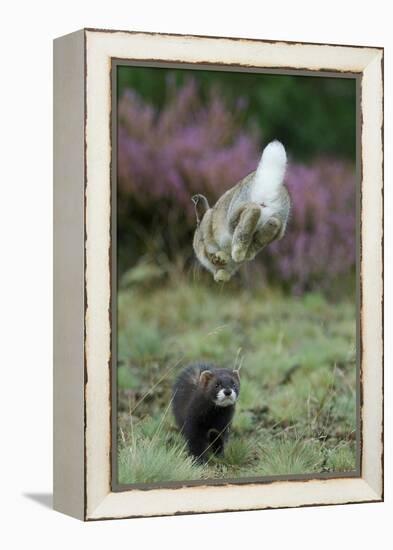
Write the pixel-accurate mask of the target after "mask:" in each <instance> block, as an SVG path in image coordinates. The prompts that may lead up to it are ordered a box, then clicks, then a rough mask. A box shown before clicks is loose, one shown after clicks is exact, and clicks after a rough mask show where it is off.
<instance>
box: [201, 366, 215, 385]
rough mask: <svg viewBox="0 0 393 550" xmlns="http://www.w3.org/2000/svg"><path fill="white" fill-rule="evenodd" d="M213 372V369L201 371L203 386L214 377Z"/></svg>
mask: <svg viewBox="0 0 393 550" xmlns="http://www.w3.org/2000/svg"><path fill="white" fill-rule="evenodd" d="M213 376H214V375H213V373H212V371H210V370H204V371H202V372H201V374H200V376H199V383H200V384H201V386H203V387H204V386H206V385H207V384H208V382H209V380H211V379H212V378H213Z"/></svg>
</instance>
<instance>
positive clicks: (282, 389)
mask: <svg viewBox="0 0 393 550" xmlns="http://www.w3.org/2000/svg"><path fill="white" fill-rule="evenodd" d="M355 334H356V325H355V305H354V300H353V299H348V300H340V302H339V303H331V302H328V301H327V300H326V299H325V298H324V297H323V296H322V295H319V294H306V295H304V296H302V297H299V298H297V297H288V296H285V295H282V294H281V293H278V292H274V291H272V290H269V291H255V290H252V291H251V290H247V289H243V290H241V289H239V288H233V287H231V286H230V285H228V286H226V287H220V286H217V285H216V286H210V285H205V284H202V283H201V282H191V283H190V282H189V281H187V282H186V281H182V280H179V281H176V282H175V283H166V284H163V285H162V286H161V287H160V288H155V289H143V288H140V287H131V288H127V289H121V290H120V291H119V294H118V441H119V445H118V451H119V454H118V461H119V462H118V465H119V467H118V472H119V482H120V483H125V484H127V483H154V482H166V481H182V480H199V479H204V478H239V477H256V476H271V475H286V474H308V473H313V472H335V471H340V472H343V471H350V470H354V469H355V467H356V457H355V454H356V453H355V449H356V354H355V348H356V346H355ZM201 360H204V361H209V362H213V363H215V364H217V365H220V366H225V367H234V366H235V365H237V366H239V364H240V365H241V382H242V387H241V394H240V399H239V403H238V406H237V411H236V415H235V419H234V423H233V429H232V431H231V436H230V440H229V444H228V446H227V448H226V451H225V455H224V457H223V458H219V459H218V458H214V457H212V458H211V459H210V460H209V462H208V464H207V465H205V466H200V465H198V464H196V463H195V461H193V460H192V459H191V458H190V457H189V456H187V453H186V449H185V445H184V441H183V439H182V437H181V436H180V435H179V433H178V432H177V429H176V427H175V424H174V421H173V417H172V413H171V407H170V405H171V386H172V384H173V381H174V379H175V377H176V375H177V374H178V372H179V371H180V370H181V369H182V368H183V367H184V366H186V365H187V364H189V363H190V362H194V361H201Z"/></svg>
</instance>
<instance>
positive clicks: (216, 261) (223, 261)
mask: <svg viewBox="0 0 393 550" xmlns="http://www.w3.org/2000/svg"><path fill="white" fill-rule="evenodd" d="M229 260H230V256H229V254H227V253H226V252H224V250H219V251H218V252H216V253H215V254H212V258H211V262H212V264H213V265H218V266H220V265H227V263H228V262H229Z"/></svg>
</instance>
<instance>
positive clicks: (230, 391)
mask: <svg viewBox="0 0 393 550" xmlns="http://www.w3.org/2000/svg"><path fill="white" fill-rule="evenodd" d="M231 394H232V390H229V389H228V388H227V389H226V390H224V395H226V396H229V395H231Z"/></svg>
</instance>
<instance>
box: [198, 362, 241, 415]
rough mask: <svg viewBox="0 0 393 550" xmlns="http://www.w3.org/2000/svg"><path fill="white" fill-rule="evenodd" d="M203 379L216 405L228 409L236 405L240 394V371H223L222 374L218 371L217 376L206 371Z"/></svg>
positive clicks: (202, 375)
mask: <svg viewBox="0 0 393 550" xmlns="http://www.w3.org/2000/svg"><path fill="white" fill-rule="evenodd" d="M201 378H202V383H204V384H205V388H206V391H208V393H209V395H210V398H211V399H212V401H213V403H214V404H215V405H217V406H218V407H228V406H229V405H234V404H235V403H236V401H237V398H238V396H239V392H240V379H239V373H238V371H230V370H229V369H221V372H220V371H218V372H217V374H216V375H213V374H212V373H211V372H210V371H204V372H203V373H202V374H201Z"/></svg>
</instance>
